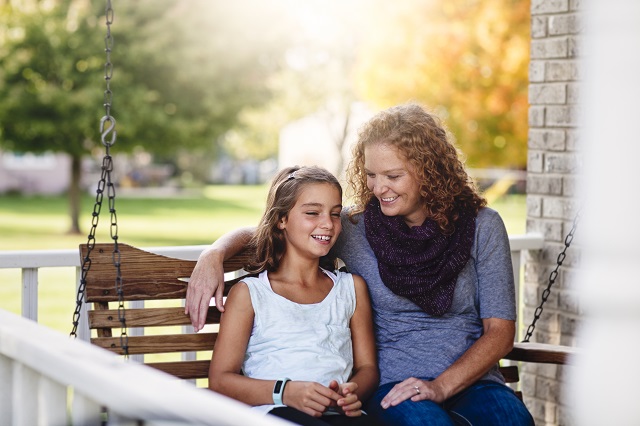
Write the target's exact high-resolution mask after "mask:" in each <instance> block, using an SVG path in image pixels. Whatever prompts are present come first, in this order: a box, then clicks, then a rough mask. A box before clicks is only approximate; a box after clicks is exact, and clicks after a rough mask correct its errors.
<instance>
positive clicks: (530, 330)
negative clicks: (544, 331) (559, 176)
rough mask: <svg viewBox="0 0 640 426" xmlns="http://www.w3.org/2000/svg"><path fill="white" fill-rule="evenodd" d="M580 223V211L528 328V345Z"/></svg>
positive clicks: (526, 336) (526, 337) (526, 340)
mask: <svg viewBox="0 0 640 426" xmlns="http://www.w3.org/2000/svg"><path fill="white" fill-rule="evenodd" d="M579 221H580V211H578V212H577V213H576V216H575V217H574V218H573V225H572V227H571V230H570V231H569V233H568V234H567V236H566V237H565V239H564V248H563V249H562V251H561V252H560V254H559V255H558V258H557V259H556V267H555V269H554V270H553V271H551V274H549V282H548V284H547V288H545V289H544V291H543V292H542V300H541V301H540V306H538V307H537V308H536V310H535V312H534V315H533V321H532V322H531V324H530V325H529V328H527V334H526V335H525V337H524V340H523V342H524V343H528V342H529V339H530V338H531V336H532V335H533V331H534V330H535V328H536V323H537V322H538V320H539V319H540V316H541V315H542V310H543V305H544V304H545V302H546V301H547V299H548V298H549V295H550V294H551V287H552V286H553V284H555V282H556V279H557V278H558V270H559V269H560V267H561V266H562V263H563V262H564V259H565V258H566V257H567V249H568V248H569V247H570V246H571V243H572V242H573V236H574V235H575V232H576V228H577V227H578V222H579Z"/></svg>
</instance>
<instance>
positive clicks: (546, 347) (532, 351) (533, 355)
mask: <svg viewBox="0 0 640 426" xmlns="http://www.w3.org/2000/svg"><path fill="white" fill-rule="evenodd" d="M579 354H580V350H579V349H578V348H573V347H570V346H561V345H550V344H548V343H531V342H527V343H522V342H518V343H514V344H513V349H512V350H511V352H509V353H508V354H507V355H506V356H505V357H504V359H509V360H512V361H524V362H539V363H546V364H561V365H564V364H573V363H574V362H575V358H576V356H577V355H579Z"/></svg>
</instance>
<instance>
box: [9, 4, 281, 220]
mask: <svg viewBox="0 0 640 426" xmlns="http://www.w3.org/2000/svg"><path fill="white" fill-rule="evenodd" d="M247 1H248V0H243V1H240V2H234V4H236V6H234V7H235V8H234V9H232V11H235V12H236V13H237V12H238V10H239V8H241V7H246V6H247V5H246V3H247ZM209 3H210V2H207V1H205V0H193V1H190V2H188V3H187V2H181V1H178V0H141V1H137V2H126V3H123V4H122V5H119V6H120V9H118V10H117V11H116V14H115V20H114V24H113V25H112V34H113V37H114V40H115V41H114V48H113V52H112V54H111V59H112V62H113V63H114V71H113V79H112V80H111V89H112V90H113V93H114V94H113V109H112V110H111V114H112V115H113V117H115V119H116V121H117V125H116V130H117V133H118V137H117V141H116V145H115V146H114V149H115V147H117V149H118V152H127V151H128V150H131V149H134V148H135V147H139V146H143V147H144V149H145V150H147V151H148V152H152V153H155V154H159V155H164V156H170V155H172V154H175V153H176V152H179V151H180V150H194V151H196V153H197V151H200V152H211V153H212V154H213V155H215V151H216V144H215V141H216V140H217V139H218V138H219V136H220V135H221V134H223V133H224V132H226V131H227V129H229V128H230V127H233V125H234V124H235V122H236V121H237V116H238V114H239V112H240V111H241V110H242V109H243V108H244V107H246V106H252V105H257V104H259V103H261V102H264V101H265V100H266V99H267V98H268V96H269V94H268V92H267V91H265V90H264V89H262V85H261V82H262V75H261V73H263V72H269V70H270V69H272V68H273V64H272V63H270V61H269V60H268V58H267V59H266V60H265V59H264V58H261V57H259V56H258V55H253V54H252V53H253V52H252V53H250V52H248V51H247V50H246V49H244V50H243V49H239V50H238V49H235V50H234V49H233V46H232V44H233V43H232V41H233V40H232V38H233V37H237V36H238V35H242V32H241V31H237V32H236V33H232V34H231V35H229V34H227V33H225V31H226V30H227V29H228V28H229V25H230V24H229V23H228V22H227V18H228V16H226V15H225V14H224V13H222V10H221V6H218V9H214V10H211V8H210V4H209ZM0 17H1V18H2V22H5V23H6V26H4V27H2V28H0V32H1V34H0V38H1V39H2V40H3V41H4V43H2V47H1V48H0V70H1V71H0V146H2V147H4V148H5V149H8V150H13V151H19V152H26V151H31V152H44V151H59V152H65V153H67V154H69V155H70V156H71V158H72V166H71V169H72V171H71V176H72V185H71V188H70V189H69V200H70V216H71V231H72V232H79V230H80V227H79V221H78V217H79V198H80V197H79V194H80V187H79V184H80V181H81V179H80V173H81V168H80V163H81V159H82V157H83V156H85V155H88V154H90V153H91V151H92V149H95V147H96V146H99V145H98V144H99V134H98V131H97V128H98V123H99V120H100V117H101V116H102V115H103V114H104V110H103V108H102V106H101V105H102V104H103V102H104V94H103V91H104V89H105V85H104V80H103V76H104V73H105V66H104V63H105V54H104V49H105V42H104V35H105V29H104V6H103V5H98V4H94V3H93V2H90V1H89V0H58V1H55V2H20V3H18V2H16V4H12V3H5V4H0ZM229 22H230V20H229ZM234 25H237V26H240V25H242V23H237V24H234ZM236 29H237V28H236ZM205 35H206V36H205ZM256 36H257V34H256ZM261 40H263V42H261V43H256V44H255V45H253V48H255V49H260V48H261V46H264V43H268V42H271V41H272V39H271V38H269V37H263V38H262V39H261ZM101 79H102V81H103V82H102V83H100V81H101Z"/></svg>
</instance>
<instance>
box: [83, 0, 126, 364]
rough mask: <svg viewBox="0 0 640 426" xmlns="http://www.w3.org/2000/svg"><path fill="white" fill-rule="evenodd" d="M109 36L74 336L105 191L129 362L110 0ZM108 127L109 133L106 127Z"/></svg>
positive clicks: (122, 343)
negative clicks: (100, 150) (99, 152)
mask: <svg viewBox="0 0 640 426" xmlns="http://www.w3.org/2000/svg"><path fill="white" fill-rule="evenodd" d="M105 16H106V25H107V35H106V36H105V52H106V63H105V67H104V70H105V71H104V79H105V82H106V88H105V91H104V105H103V106H104V109H105V116H104V117H102V119H101V120H100V133H101V135H100V136H101V139H102V144H103V145H104V146H105V155H104V158H103V160H102V174H101V176H100V180H99V181H98V188H97V189H96V200H95V204H94V206H93V213H92V214H91V230H90V231H89V236H88V240H87V252H86V254H85V256H84V258H83V259H82V274H81V277H80V285H79V286H78V293H77V295H76V307H75V311H74V313H73V329H72V330H71V336H72V337H74V338H75V337H77V331H78V325H79V323H80V312H81V310H82V303H83V300H84V294H85V289H86V286H87V274H88V273H89V270H90V268H91V252H92V251H93V249H94V248H95V241H96V237H95V236H96V229H97V227H98V219H99V217H100V211H101V210H102V202H103V199H104V193H105V190H106V192H107V198H108V201H109V213H110V214H111V226H110V231H109V232H110V236H111V239H112V240H113V265H114V267H115V269H116V279H115V288H116V293H117V295H118V320H119V321H120V347H121V348H122V351H123V352H124V356H125V358H128V357H129V335H128V333H127V323H126V319H125V306H124V291H123V284H122V273H121V270H120V265H121V253H120V249H119V247H118V216H117V214H116V206H115V202H116V189H115V185H114V184H113V182H112V180H111V172H112V171H113V158H112V157H111V154H110V148H111V146H112V145H113V144H114V143H115V141H116V131H115V125H116V120H115V119H114V118H113V117H112V116H111V105H112V99H113V92H112V91H111V84H110V83H111V77H112V76H113V64H112V63H111V50H112V47H113V37H112V36H111V24H112V23H113V18H114V12H113V7H112V6H111V0H107V5H106V9H105ZM107 123H108V126H107V128H106V130H105V125H106V124H107ZM109 134H111V139H110V140H107V136H109Z"/></svg>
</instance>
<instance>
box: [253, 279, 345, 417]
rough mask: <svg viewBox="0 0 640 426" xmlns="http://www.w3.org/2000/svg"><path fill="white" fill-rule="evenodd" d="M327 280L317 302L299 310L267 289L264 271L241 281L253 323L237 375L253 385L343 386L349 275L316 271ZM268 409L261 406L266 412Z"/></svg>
mask: <svg viewBox="0 0 640 426" xmlns="http://www.w3.org/2000/svg"><path fill="white" fill-rule="evenodd" d="M322 271H323V272H324V273H325V274H327V275H328V276H329V277H330V278H331V279H332V280H333V288H332V289H331V291H330V292H329V294H327V296H326V297H325V298H324V300H323V301H321V302H320V303H314V304H299V303H295V302H292V301H290V300H289V299H286V298H284V297H282V296H280V295H278V294H276V293H274V291H273V290H272V289H271V284H270V283H269V280H268V278H267V272H266V271H264V272H262V273H260V275H258V277H248V278H244V279H243V281H244V282H245V283H246V284H247V287H248V288H249V294H250V295H251V304H252V305H253V311H254V313H255V318H254V321H253V330H252V331H251V337H250V338H249V343H248V345H247V352H246V354H245V357H244V363H243V365H242V371H243V373H244V375H245V376H247V377H251V378H254V379H265V380H275V379H280V378H284V377H288V378H290V379H291V380H304V381H314V382H318V383H320V384H322V385H325V386H327V385H328V384H329V382H330V381H331V380H337V381H338V383H344V382H346V381H348V379H349V377H350V376H351V370H352V369H353V348H352V344H351V329H350V328H349V322H350V320H351V317H352V315H353V313H354V311H355V307H356V293H355V287H354V283H353V277H352V275H351V274H348V273H345V272H339V271H336V272H337V275H335V274H334V273H332V272H329V271H326V270H324V269H323V270H322ZM273 407H274V406H272V405H271V406H261V407H256V408H259V409H260V411H264V412H267V411H269V410H271V409H272V408H273Z"/></svg>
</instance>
